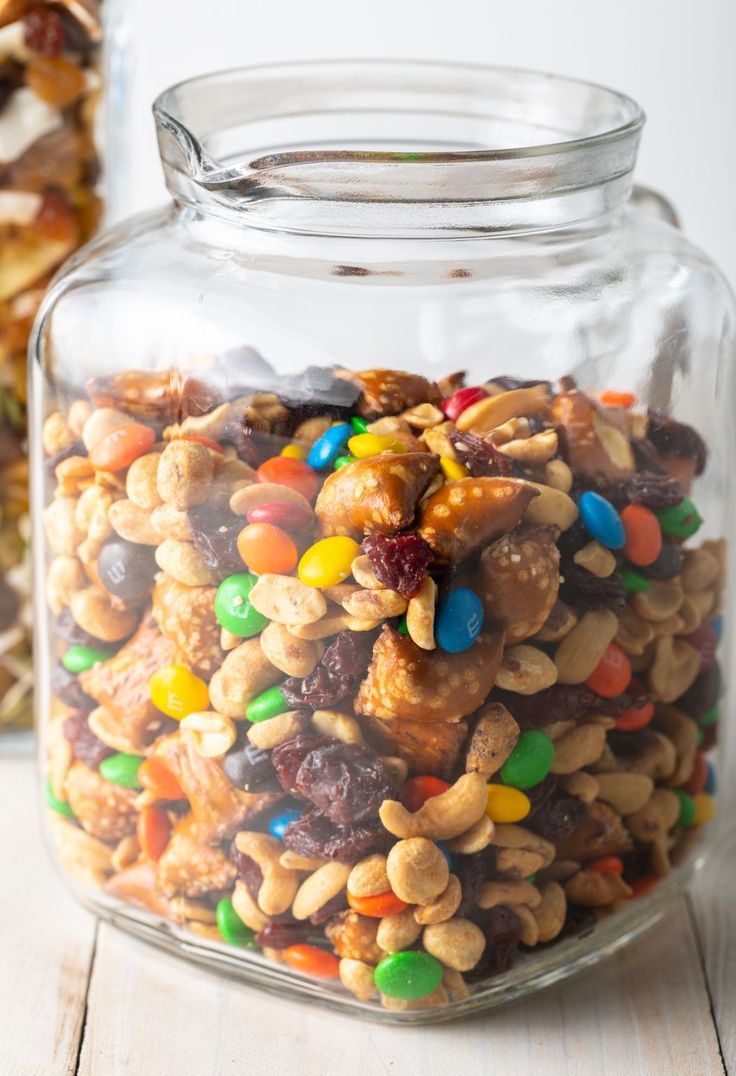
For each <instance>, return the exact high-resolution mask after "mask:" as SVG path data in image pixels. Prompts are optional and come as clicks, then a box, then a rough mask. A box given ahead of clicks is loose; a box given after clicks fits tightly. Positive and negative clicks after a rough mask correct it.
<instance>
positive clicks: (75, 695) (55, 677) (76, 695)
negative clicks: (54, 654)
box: [51, 662, 97, 713]
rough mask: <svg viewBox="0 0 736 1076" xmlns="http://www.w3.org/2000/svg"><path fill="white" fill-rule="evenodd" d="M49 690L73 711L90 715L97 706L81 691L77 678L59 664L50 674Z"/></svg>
mask: <svg viewBox="0 0 736 1076" xmlns="http://www.w3.org/2000/svg"><path fill="white" fill-rule="evenodd" d="M51 689H52V691H53V692H54V694H55V695H56V697H57V698H58V699H60V700H61V702H63V703H66V705H67V706H73V707H74V709H75V710H84V711H85V713H90V711H92V710H94V709H95V707H96V706H97V703H96V702H95V700H94V699H91V698H90V697H89V695H87V694H86V693H85V692H84V691H83V690H82V685H81V684H80V683H79V680H78V679H77V677H76V676H73V675H72V673H70V672H67V671H66V669H65V668H64V666H63V665H62V664H61V662H59V664H57V665H56V666H55V668H54V671H53V672H52V674H51Z"/></svg>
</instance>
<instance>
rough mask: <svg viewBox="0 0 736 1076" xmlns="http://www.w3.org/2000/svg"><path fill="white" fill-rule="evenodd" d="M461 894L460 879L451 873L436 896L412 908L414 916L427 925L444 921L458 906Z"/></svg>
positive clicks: (418, 921) (423, 924)
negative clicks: (426, 902) (443, 887)
mask: <svg viewBox="0 0 736 1076" xmlns="http://www.w3.org/2000/svg"><path fill="white" fill-rule="evenodd" d="M462 896H463V891H462V886H461V885H460V879H459V878H458V877H457V875H456V874H451V875H450V877H449V878H448V880H447V885H446V886H445V889H444V890H443V892H442V893H440V895H439V896H438V897H435V898H434V900H432V901H430V902H429V903H428V904H424V905H421V906H420V907H418V908H415V909H414V918H415V919H416V921H417V923H420V924H421V925H422V926H427V925H429V924H430V923H444V922H446V921H447V920H448V919H452V917H453V915H454V914H455V912H456V911H457V910H458V908H459V907H460V901H461V900H462Z"/></svg>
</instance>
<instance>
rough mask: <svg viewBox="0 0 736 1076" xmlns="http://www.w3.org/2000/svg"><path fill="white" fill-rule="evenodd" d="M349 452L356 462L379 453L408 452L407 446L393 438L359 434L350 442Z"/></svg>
mask: <svg viewBox="0 0 736 1076" xmlns="http://www.w3.org/2000/svg"><path fill="white" fill-rule="evenodd" d="M348 451H349V452H350V455H351V456H355V458H356V460H364V459H367V458H368V456H377V455H378V453H379V452H406V445H404V444H402V443H401V441H397V440H395V439H394V438H393V437H379V435H378V434H377V433H357V434H356V435H355V437H351V438H350V440H349V441H348Z"/></svg>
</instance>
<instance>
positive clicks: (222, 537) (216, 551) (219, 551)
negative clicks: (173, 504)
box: [187, 504, 244, 576]
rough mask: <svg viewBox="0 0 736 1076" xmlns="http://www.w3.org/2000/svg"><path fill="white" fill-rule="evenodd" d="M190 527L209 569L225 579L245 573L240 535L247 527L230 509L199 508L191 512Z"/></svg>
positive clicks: (188, 513)
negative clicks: (240, 547) (240, 551)
mask: <svg viewBox="0 0 736 1076" xmlns="http://www.w3.org/2000/svg"><path fill="white" fill-rule="evenodd" d="M187 523H188V524H189V531H190V533H191V536H192V542H193V543H194V547H195V549H197V550H198V551H199V553H201V555H202V560H203V561H204V562H205V564H206V565H207V567H208V568H212V569H213V570H214V571H216V572H218V574H221V575H223V576H225V575H232V574H233V572H242V571H244V565H243V560H242V557H241V556H240V554H239V553H238V535H239V534H240V532H241V531H242V529H243V526H244V523H243V519H242V518H241V517H240V516H236V515H235V513H234V512H231V511H230V510H229V509H228V508H221V507H214V506H213V505H211V504H207V505H205V504H198V505H195V506H194V507H193V508H189V509H187Z"/></svg>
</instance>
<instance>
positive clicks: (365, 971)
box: [338, 956, 377, 1001]
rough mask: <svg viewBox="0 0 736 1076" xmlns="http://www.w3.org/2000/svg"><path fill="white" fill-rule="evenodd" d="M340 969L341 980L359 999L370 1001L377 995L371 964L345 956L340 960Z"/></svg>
mask: <svg viewBox="0 0 736 1076" xmlns="http://www.w3.org/2000/svg"><path fill="white" fill-rule="evenodd" d="M338 971H339V975H340V982H341V983H342V985H343V986H344V987H345V989H346V990H349V991H350V993H351V994H352V995H353V996H354V997H356V998H357V999H358V1001H370V999H371V998H372V997H375V996H376V993H377V991H376V987H375V984H374V982H373V968H372V967H371V965H370V964H365V963H364V962H363V961H362V960H351V959H350V958H349V957H346V956H344V957H343V958H342V959H341V961H340V964H339V968H338Z"/></svg>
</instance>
